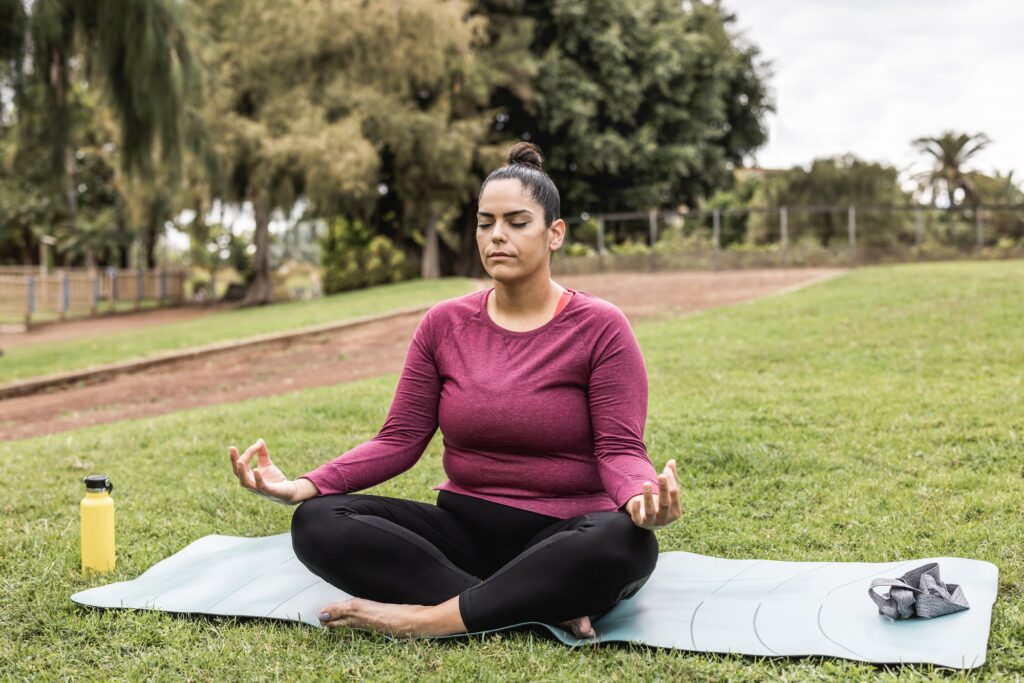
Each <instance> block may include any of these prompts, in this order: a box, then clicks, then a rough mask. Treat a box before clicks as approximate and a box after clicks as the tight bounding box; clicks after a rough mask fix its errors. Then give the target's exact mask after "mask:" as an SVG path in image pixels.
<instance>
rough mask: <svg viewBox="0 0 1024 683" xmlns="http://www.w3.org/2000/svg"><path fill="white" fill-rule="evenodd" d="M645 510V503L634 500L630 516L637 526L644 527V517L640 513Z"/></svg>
mask: <svg viewBox="0 0 1024 683" xmlns="http://www.w3.org/2000/svg"><path fill="white" fill-rule="evenodd" d="M642 509H643V501H642V500H640V499H639V498H634V499H633V502H632V503H630V505H629V516H630V517H632V518H633V524H636V525H637V526H643V517H642V515H641V514H640V511H641V510H642Z"/></svg>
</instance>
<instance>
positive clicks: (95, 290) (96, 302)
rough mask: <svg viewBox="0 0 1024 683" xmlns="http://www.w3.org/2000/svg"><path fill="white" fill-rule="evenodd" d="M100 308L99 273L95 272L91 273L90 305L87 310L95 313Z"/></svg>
mask: <svg viewBox="0 0 1024 683" xmlns="http://www.w3.org/2000/svg"><path fill="white" fill-rule="evenodd" d="M99 308H100V275H99V273H97V272H93V274H92V306H91V307H90V309H89V311H90V313H91V314H92V315H96V313H97V312H98V311H99Z"/></svg>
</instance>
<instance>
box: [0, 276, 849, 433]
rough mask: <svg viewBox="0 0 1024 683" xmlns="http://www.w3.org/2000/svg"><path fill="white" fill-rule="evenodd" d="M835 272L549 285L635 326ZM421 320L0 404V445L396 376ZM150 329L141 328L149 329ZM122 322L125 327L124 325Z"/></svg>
mask: <svg viewBox="0 0 1024 683" xmlns="http://www.w3.org/2000/svg"><path fill="white" fill-rule="evenodd" d="M841 272H843V271H842V270H840V269H826V268H816V269H788V270H781V269H772V270H747V271H728V272H719V273H710V272H683V273H614V274H603V275H575V276H563V277H560V278H558V280H557V281H558V282H559V283H560V284H563V285H565V286H567V287H571V288H573V289H576V290H581V291H585V292H590V293H592V294H595V295H597V296H599V297H601V298H603V299H607V300H608V301H611V302H613V303H615V304H616V305H618V306H619V307H620V308H621V309H622V310H623V311H624V312H625V313H626V315H627V316H628V317H629V319H630V321H632V322H633V323H636V322H638V321H640V320H650V319H662V318H668V317H678V316H680V315H685V314H686V313H689V312H692V311H697V310H701V309H705V308H712V307H716V306H726V305H729V304H735V303H740V302H744V301H750V300H753V299H757V298H760V297H764V296H768V295H772V294H777V293H780V292H784V291H788V290H791V289H794V288H797V287H800V286H804V285H807V284H811V283H814V282H818V281H820V280H822V279H826V278H829V277H832V276H835V275H837V274H839V273H841ZM162 313H172V311H162ZM421 317H422V314H412V315H407V316H401V317H398V318H391V319H389V320H382V321H378V322H374V323H367V324H365V325H359V326H357V327H353V328H348V329H343V330H338V331H335V332H328V333H322V334H316V335H311V336H308V337H302V338H299V339H292V340H288V341H280V342H271V343H267V344H264V345H260V346H253V347H248V348H243V349H237V350H234V351H230V352H225V353H219V354H216V355H212V356H206V357H203V358H198V359H192V360H184V361H181V362H178V363H174V364H171V365H165V366H161V367H158V368H152V369H149V370H144V371H141V372H138V373H134V374H129V375H120V376H118V377H115V378H113V379H109V380H105V381H99V382H96V383H93V384H80V385H77V386H72V387H65V388H62V389H55V390H53V391H50V392H46V393H41V394H36V395H32V396H24V397H19V398H11V399H6V400H3V401H0V439H4V440H10V439H22V438H27V437H31V436H37V435H41V434H51V433H57V432H63V431H67V430H70V429H76V428H78V427H83V426H87V425H95V424H104V423H108V422H115V421H118V420H126V419H132V418H139V417H149V416H152V415H160V414H163V413H169V412H173V411H176V410H183V409H189V408H198V407H201V406H209V405H215V404H219V403H228V402H231V401H240V400H245V399H249V398H253V397H256V396H270V395H273V394H281V393H286V392H291V391H298V390H301V389H307V388H310V387H318V386H325V385H330V384H338V383H343V382H353V381H356V380H360V379H366V378H369V377H375V376H378V375H382V374H388V373H392V372H398V371H399V370H401V368H402V363H403V361H404V360H405V352H406V350H407V348H408V345H409V340H410V339H411V338H412V333H413V331H414V330H415V329H416V325H417V323H418V322H419V319H420V318H421ZM152 320H153V318H149V319H148V320H145V321H143V324H155V323H153V322H152ZM165 320H166V318H165V319H164V320H161V321H160V322H163V321H165ZM95 322H100V321H95ZM110 322H113V321H110ZM119 322H122V321H119ZM123 322H125V323H127V318H126V319H125V320H124V321H123ZM76 324H78V323H70V325H76ZM108 329H109V328H108ZM54 333H55V334H56V331H55V332H54ZM79 334H81V329H79ZM37 339H38V338H37Z"/></svg>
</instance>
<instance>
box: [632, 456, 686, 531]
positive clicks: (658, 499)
mask: <svg viewBox="0 0 1024 683" xmlns="http://www.w3.org/2000/svg"><path fill="white" fill-rule="evenodd" d="M626 512H628V513H629V516H630V517H632V518H633V523H634V524H636V525H637V526H638V527H643V528H644V529H660V528H662V527H666V526H668V525H669V524H671V523H672V522H674V521H676V520H677V519H679V517H680V516H681V515H682V514H683V513H682V509H681V508H680V506H679V481H678V479H677V478H676V461H675V460H669V461H668V462H667V463H666V464H665V471H664V472H662V473H661V474H659V475H658V492H657V493H654V487H653V486H651V484H650V482H644V492H643V493H641V494H637V495H635V496H633V497H632V498H630V499H629V501H628V502H627V503H626Z"/></svg>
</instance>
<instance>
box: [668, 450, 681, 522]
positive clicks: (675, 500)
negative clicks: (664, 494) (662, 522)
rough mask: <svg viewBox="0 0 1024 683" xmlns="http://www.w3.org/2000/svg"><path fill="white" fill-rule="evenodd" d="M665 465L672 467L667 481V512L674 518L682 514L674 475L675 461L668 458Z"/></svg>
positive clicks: (677, 485)
mask: <svg viewBox="0 0 1024 683" xmlns="http://www.w3.org/2000/svg"><path fill="white" fill-rule="evenodd" d="M666 467H671V468H672V477H671V478H670V479H669V482H668V495H669V514H670V515H671V517H672V519H673V520H676V519H679V517H680V516H682V514H683V509H682V505H681V503H680V501H679V478H678V477H677V476H676V461H675V460H669V461H668V465H666Z"/></svg>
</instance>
